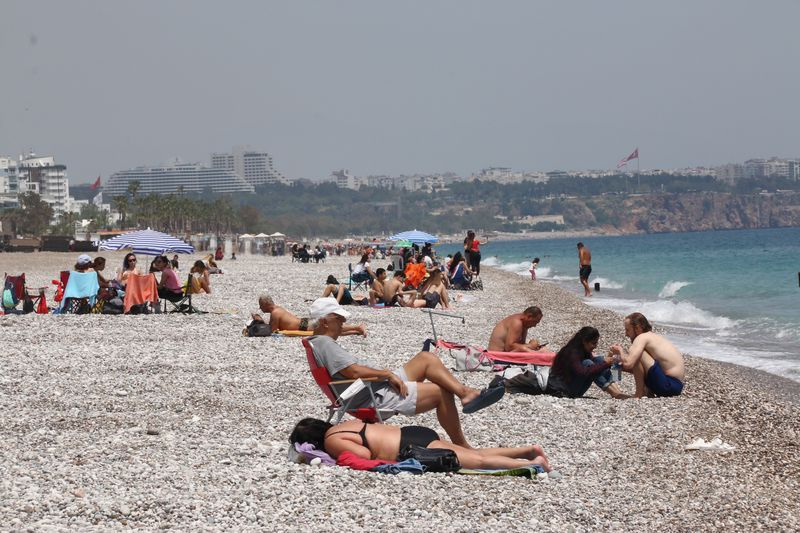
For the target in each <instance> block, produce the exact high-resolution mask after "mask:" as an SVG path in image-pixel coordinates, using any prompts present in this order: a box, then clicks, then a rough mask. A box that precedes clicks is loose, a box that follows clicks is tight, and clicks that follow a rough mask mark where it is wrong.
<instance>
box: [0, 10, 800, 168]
mask: <svg viewBox="0 0 800 533" xmlns="http://www.w3.org/2000/svg"><path fill="white" fill-rule="evenodd" d="M0 65H2V76H0V80H1V81H0V154H5V155H13V156H16V155H18V154H19V153H20V152H22V151H25V150H29V149H31V148H33V149H34V150H35V151H36V152H37V153H39V154H43V155H44V154H52V155H55V156H56V157H57V159H58V160H59V161H60V162H62V163H64V164H66V165H67V167H68V173H69V176H70V180H71V182H72V183H82V182H87V181H91V180H93V179H94V178H95V177H96V176H97V175H98V174H100V175H102V176H103V180H104V181H105V179H106V178H107V177H108V176H109V175H110V174H111V173H113V172H114V171H116V170H121V169H125V168H130V167H134V166H137V165H147V164H160V163H163V162H165V161H167V160H169V159H170V158H172V157H175V156H179V157H181V158H182V159H183V160H185V161H199V162H204V163H208V156H209V153H210V152H214V151H229V150H230V149H231V148H232V147H233V146H234V145H239V144H249V145H251V146H252V147H254V148H258V149H263V150H266V151H269V152H270V153H272V154H273V156H274V160H275V164H276V166H277V168H278V169H279V170H280V171H281V172H283V173H284V174H285V175H287V176H289V177H291V178H299V177H307V178H319V177H323V176H326V175H328V174H329V173H330V171H331V170H333V169H337V168H348V169H350V170H351V171H352V172H353V173H355V174H357V175H366V174H392V175H396V174H400V173H414V172H444V171H448V170H451V171H454V172H457V173H459V174H463V175H466V174H469V173H470V172H473V171H476V170H479V169H481V168H483V167H486V166H510V167H513V168H516V169H520V170H553V169H585V168H612V167H614V166H615V164H616V162H617V161H618V160H619V159H620V158H622V157H624V156H626V155H627V154H628V153H630V152H631V151H632V150H633V148H635V147H636V146H638V147H639V148H640V153H641V157H642V159H641V165H642V168H664V167H682V166H690V165H691V166H694V165H716V164H721V163H725V162H732V161H742V160H744V159H747V158H749V157H769V156H772V155H776V156H779V157H798V156H800V105H798V98H800V68H799V67H798V65H800V2H797V1H794V0H785V1H779V0H772V1H768V2H754V1H752V0H746V1H740V0H720V1H703V0H699V1H698V0H693V1H670V2H657V3H656V2H642V1H640V0H631V1H624V2H623V1H613V0H612V1H602V2H601V1H597V0H592V1H585V2H577V1H574V2H573V1H549V2H534V1H532V0H519V1H500V0H493V1H481V2H477V1H475V2H471V1H464V0H459V1H436V0H425V1H416V2H415V1H402V2H398V1H394V2H389V1H385V2H384V1H378V0H365V1H347V0H341V1H330V0H325V1H315V2H310V1H309V2H306V1H301V0H287V1H285V2H265V1H253V2H239V1H230V2H219V1H213V2H211V1H198V0H192V1H158V2H156V1H137V2H116V1H96V2H91V1H70V2H65V1H63V0H53V1H35V0H24V1H9V0H5V1H3V3H2V6H0Z"/></svg>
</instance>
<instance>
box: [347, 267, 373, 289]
mask: <svg viewBox="0 0 800 533" xmlns="http://www.w3.org/2000/svg"><path fill="white" fill-rule="evenodd" d="M347 271H348V274H349V275H348V277H347V279H349V280H350V281H349V282H348V287H347V288H348V289H349V290H350V291H357V290H358V289H359V288H360V289H361V290H362V291H368V290H369V286H368V284H369V273H367V272H364V274H366V276H367V278H366V279H353V263H347ZM353 283H355V284H356V286H355V287H353Z"/></svg>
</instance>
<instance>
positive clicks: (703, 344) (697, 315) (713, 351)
mask: <svg viewBox="0 0 800 533" xmlns="http://www.w3.org/2000/svg"><path fill="white" fill-rule="evenodd" d="M578 240H581V241H583V242H584V244H586V245H587V246H588V247H589V248H590V249H591V251H592V256H593V259H592V275H591V277H590V279H589V281H590V284H591V285H592V286H594V283H595V282H599V283H600V288H601V290H600V291H599V292H597V293H595V295H594V296H593V297H592V298H587V299H586V300H587V303H589V304H591V305H596V306H601V307H606V308H610V309H614V310H616V311H619V312H621V313H626V314H627V313H630V312H633V311H640V312H642V313H644V314H645V315H646V316H647V317H648V319H650V321H651V322H653V323H655V324H660V325H664V326H670V327H671V329H670V333H669V336H670V338H671V339H672V340H673V341H674V342H675V343H676V344H677V345H678V346H679V347H680V348H681V349H682V350H684V351H685V352H688V353H691V354H695V355H699V356H703V357H709V358H712V359H719V360H723V361H728V362H733V363H738V364H742V365H745V366H750V367H754V368H759V369H761V370H766V371H769V372H772V373H775V374H779V375H783V376H785V377H788V378H791V379H794V380H797V381H800V287H799V286H798V272H799V271H800V228H782V229H764V230H738V231H715V232H702V233H672V234H658V235H634V236H625V237H586V238H581V239H575V238H573V239H547V240H525V241H513V242H496V243H495V242H490V243H489V244H487V245H485V246H482V247H481V252H482V255H483V261H482V264H483V265H494V266H497V267H499V268H502V269H504V270H508V271H511V272H515V273H518V274H520V275H522V276H525V277H527V278H529V279H530V274H529V273H528V270H529V268H530V262H531V259H532V258H533V257H534V256H536V257H539V258H540V260H541V262H540V263H539V269H538V270H537V276H538V278H539V279H542V280H545V281H551V282H556V283H559V284H562V285H563V286H565V287H566V288H567V289H569V290H572V291H574V292H576V293H577V294H581V295H582V294H583V289H582V288H581V286H580V284H579V282H578V266H577V265H578V256H577V248H576V243H577V242H578ZM458 249H459V247H458V245H443V246H441V247H440V249H439V252H440V253H442V252H443V253H445V254H446V253H452V252H453V251H456V250H458Z"/></svg>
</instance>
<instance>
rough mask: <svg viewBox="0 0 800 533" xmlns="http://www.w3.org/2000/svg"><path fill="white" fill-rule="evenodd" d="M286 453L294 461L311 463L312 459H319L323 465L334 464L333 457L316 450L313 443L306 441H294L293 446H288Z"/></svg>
mask: <svg viewBox="0 0 800 533" xmlns="http://www.w3.org/2000/svg"><path fill="white" fill-rule="evenodd" d="M288 455H289V460H290V461H292V462H294V463H311V461H313V460H314V459H319V460H320V461H321V463H322V464H324V465H328V466H333V465H335V464H336V461H334V460H333V457H331V456H330V455H328V454H327V453H325V452H324V451H322V450H317V449H316V448H314V445H313V444H310V443H308V442H303V443H300V442H295V443H294V446H290V447H289V450H288Z"/></svg>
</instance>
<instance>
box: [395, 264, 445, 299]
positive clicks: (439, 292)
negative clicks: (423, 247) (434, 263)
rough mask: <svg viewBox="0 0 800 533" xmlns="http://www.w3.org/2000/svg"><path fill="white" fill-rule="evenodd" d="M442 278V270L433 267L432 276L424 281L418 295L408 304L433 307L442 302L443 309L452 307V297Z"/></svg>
mask: <svg viewBox="0 0 800 533" xmlns="http://www.w3.org/2000/svg"><path fill="white" fill-rule="evenodd" d="M442 280H443V277H442V271H441V270H439V269H438V268H436V269H433V270H432V271H431V275H430V277H429V278H428V279H427V280H425V281H424V282H423V283H422V286H421V287H420V289H419V291H418V292H417V297H416V298H414V299H413V300H412V301H411V302H410V303H407V304H406V306H407V307H426V308H428V309H433V308H435V307H436V306H437V305H439V304H441V306H442V309H450V297H449V296H448V293H447V288H446V287H445V286H444V282H443V281H442Z"/></svg>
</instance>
